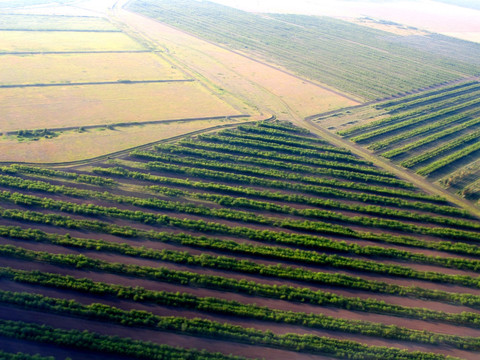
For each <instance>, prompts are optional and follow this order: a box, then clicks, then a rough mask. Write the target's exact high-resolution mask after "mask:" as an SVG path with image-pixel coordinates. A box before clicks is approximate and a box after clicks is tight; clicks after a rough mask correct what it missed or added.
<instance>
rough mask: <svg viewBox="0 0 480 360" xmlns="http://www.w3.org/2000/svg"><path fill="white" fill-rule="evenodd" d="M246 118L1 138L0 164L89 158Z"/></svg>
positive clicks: (245, 119)
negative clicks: (47, 136) (26, 138)
mask: <svg viewBox="0 0 480 360" xmlns="http://www.w3.org/2000/svg"><path fill="white" fill-rule="evenodd" d="M241 121H248V118H243V119H235V120H229V119H222V120H195V121H185V122H173V123H165V124H151V125H150V124H149V125H132V126H128V127H115V128H113V129H108V128H99V129H91V130H90V129H89V130H87V131H84V132H78V131H67V132H64V133H59V134H58V137H54V138H52V139H40V140H37V141H23V142H19V141H18V140H17V139H16V137H15V136H9V137H8V138H5V137H4V138H0V162H1V161H9V162H10V161H18V162H34V163H45V162H69V161H77V160H83V159H90V158H93V157H97V156H102V155H107V154H110V153H113V152H117V151H121V150H125V149H129V148H132V147H136V146H140V145H143V144H146V143H150V142H155V141H159V140H163V139H169V138H172V137H175V136H178V135H183V134H187V133H191V132H194V131H198V130H203V129H206V128H210V127H214V126H219V125H227V124H235V123H238V122H241Z"/></svg>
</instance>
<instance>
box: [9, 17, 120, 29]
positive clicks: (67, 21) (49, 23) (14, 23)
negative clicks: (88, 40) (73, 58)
mask: <svg viewBox="0 0 480 360" xmlns="http://www.w3.org/2000/svg"><path fill="white" fill-rule="evenodd" d="M0 29H32V30H54V29H55V30H115V29H116V28H115V26H114V25H113V24H112V23H111V22H109V21H108V20H106V19H104V18H100V17H80V16H45V15H43V16H41V15H20V14H19V15H2V16H1V22H0Z"/></svg>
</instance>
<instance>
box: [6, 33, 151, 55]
mask: <svg viewBox="0 0 480 360" xmlns="http://www.w3.org/2000/svg"><path fill="white" fill-rule="evenodd" d="M121 50H144V48H143V47H142V46H141V45H140V44H138V43H137V42H135V41H133V40H132V39H130V38H129V37H128V36H127V35H125V34H123V33H108V32H107V33H101V32H99V33H89V32H56V31H0V53H1V52H3V53H8V52H41V51H60V52H61V51H121Z"/></svg>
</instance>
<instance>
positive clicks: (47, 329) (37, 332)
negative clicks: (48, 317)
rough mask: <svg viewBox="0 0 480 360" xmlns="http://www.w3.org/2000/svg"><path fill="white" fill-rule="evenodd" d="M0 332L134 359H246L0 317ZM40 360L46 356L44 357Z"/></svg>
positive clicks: (9, 335) (35, 340)
mask: <svg viewBox="0 0 480 360" xmlns="http://www.w3.org/2000/svg"><path fill="white" fill-rule="evenodd" d="M0 335H1V336H4V337H9V338H12V339H19V340H28V341H34V342H37V343H44V344H53V345H57V346H61V347H68V348H71V349H78V350H86V351H93V352H96V353H100V354H113V355H119V356H129V357H133V358H135V359H158V360H162V359H188V358H193V359H196V360H247V359H246V358H244V357H240V356H231V355H223V354H220V353H209V352H207V351H204V350H200V351H199V350H195V349H182V348H178V347H173V346H168V345H160V344H154V343H152V342H147V341H139V340H132V339H130V338H121V337H118V336H107V335H100V334H98V333H94V332H91V331H88V330H83V331H79V330H63V329H56V328H53V327H51V326H47V325H37V324H33V323H26V322H23V321H9V320H1V319H0ZM15 360H20V359H15ZM21 360H24V359H21ZM25 360H30V359H28V358H27V359H25ZM35 360H37V359H35ZM38 360H43V358H41V359H38Z"/></svg>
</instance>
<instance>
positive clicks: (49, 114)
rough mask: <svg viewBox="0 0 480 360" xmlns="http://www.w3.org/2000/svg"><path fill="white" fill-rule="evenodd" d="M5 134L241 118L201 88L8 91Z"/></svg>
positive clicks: (157, 85) (143, 86) (99, 87)
mask: <svg viewBox="0 0 480 360" xmlns="http://www.w3.org/2000/svg"><path fill="white" fill-rule="evenodd" d="M0 98H1V99H2V104H1V110H2V121H1V123H0V124H1V126H0V132H5V131H15V130H23V129H29V130H30V129H43V128H48V129H51V128H61V127H70V126H74V127H80V126H86V125H106V124H115V123H122V122H145V121H156V120H169V119H183V118H198V117H213V116H227V115H239V114H240V113H239V112H238V111H236V110H235V109H233V108H232V107H231V106H229V105H228V104H226V103H224V102H222V101H221V100H220V99H218V98H216V97H214V96H212V95H211V94H210V93H209V92H208V91H207V90H205V89H204V87H203V86H201V85H200V84H199V83H197V82H181V83H144V84H112V85H87V86H61V87H33V88H12V89H8V88H4V89H0Z"/></svg>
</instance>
